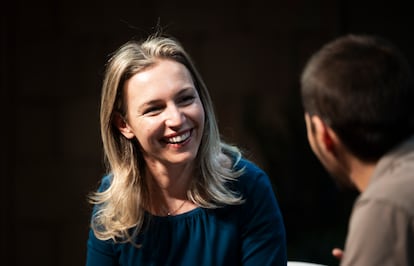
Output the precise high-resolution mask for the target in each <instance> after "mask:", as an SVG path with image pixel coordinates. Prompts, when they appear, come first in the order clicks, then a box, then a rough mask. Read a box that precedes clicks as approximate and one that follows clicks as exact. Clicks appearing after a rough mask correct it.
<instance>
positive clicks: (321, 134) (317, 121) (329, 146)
mask: <svg viewBox="0 0 414 266" xmlns="http://www.w3.org/2000/svg"><path fill="white" fill-rule="evenodd" d="M310 123H311V126H312V130H313V131H314V134H315V137H316V139H317V141H318V142H319V144H320V145H322V147H323V148H324V149H325V150H326V151H328V152H329V153H331V154H333V155H334V156H335V155H336V152H337V144H338V137H337V135H336V133H335V132H334V131H333V130H332V128H331V127H330V126H328V125H327V124H326V123H325V122H324V121H323V120H322V119H321V118H320V117H319V116H317V115H313V116H311V117H310Z"/></svg>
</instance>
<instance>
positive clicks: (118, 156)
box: [90, 34, 243, 242]
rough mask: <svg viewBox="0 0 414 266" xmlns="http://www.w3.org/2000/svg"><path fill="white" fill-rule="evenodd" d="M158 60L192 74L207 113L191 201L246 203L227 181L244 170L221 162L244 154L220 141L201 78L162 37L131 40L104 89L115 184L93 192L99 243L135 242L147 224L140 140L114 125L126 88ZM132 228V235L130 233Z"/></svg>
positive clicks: (113, 62) (105, 135)
mask: <svg viewBox="0 0 414 266" xmlns="http://www.w3.org/2000/svg"><path fill="white" fill-rule="evenodd" d="M157 59H170V60H174V61H176V62H179V63H181V64H183V65H184V66H186V68H187V69H188V70H189V71H190V73H191V75H192V78H193V80H194V84H195V86H196V89H197V91H198V93H199V95H200V100H201V102H202V104H203V107H204V111H205V118H206V119H205V124H204V132H203V137H202V141H201V144H200V149H199V153H198V155H197V157H196V161H195V171H198V174H197V175H195V178H194V179H193V180H192V183H191V184H190V188H189V190H188V191H187V197H188V199H189V200H190V201H192V202H193V203H195V204H197V205H198V206H200V207H203V208H218V207H221V206H223V205H236V204H241V203H242V202H243V199H242V196H241V195H239V194H238V193H236V192H234V191H232V190H230V189H229V188H228V186H227V185H226V183H228V182H230V181H233V180H235V179H237V177H238V176H240V174H241V173H242V171H243V169H240V170H238V171H235V170H234V169H232V168H233V167H232V165H231V164H228V163H227V164H226V163H224V161H225V160H223V158H228V157H229V156H231V157H235V158H236V159H235V160H236V162H234V164H235V163H237V161H238V160H239V159H240V158H241V153H240V150H239V149H238V148H237V147H235V146H232V145H229V144H226V143H225V142H223V141H222V140H221V138H220V133H219V130H218V125H217V121H216V118H215V114H214V110H213V104H212V101H211V98H210V95H209V93H208V90H207V87H206V86H205V84H204V82H203V80H202V79H201V76H200V75H199V73H198V72H197V70H196V68H195V67H194V65H193V63H192V61H191V58H190V57H189V55H188V54H187V53H186V52H185V51H184V49H183V47H182V46H181V44H180V43H179V42H178V41H177V40H175V39H173V38H171V37H165V36H161V35H158V34H154V35H151V36H149V37H148V38H147V39H145V40H144V41H143V42H138V41H129V42H127V43H125V44H124V45H122V46H121V47H120V48H119V49H118V50H117V51H116V52H115V53H114V54H113V55H112V57H111V58H110V60H109V61H108V65H107V67H106V72H105V78H104V80H103V85H102V96H101V110H100V123H101V135H102V142H103V149H104V154H105V164H106V166H107V171H108V174H110V175H111V183H110V185H109V187H108V188H107V189H105V190H104V191H98V192H94V193H92V194H91V196H90V202H91V203H92V204H95V205H96V206H95V211H94V214H93V217H92V222H91V227H92V229H93V231H94V233H95V235H96V237H97V238H98V239H101V240H107V239H113V240H114V241H131V242H132V238H133V237H135V236H136V235H137V234H138V233H139V231H140V230H141V227H142V225H143V221H144V215H145V210H144V207H145V206H147V204H148V202H149V194H148V193H149V192H148V190H147V186H146V180H145V176H144V174H143V173H144V169H145V164H144V161H143V159H142V154H141V151H140V148H139V144H138V142H137V140H136V139H133V140H130V139H127V138H125V137H124V136H123V135H122V134H121V133H120V132H119V130H118V129H117V128H116V127H115V126H114V122H113V120H114V116H115V114H116V113H117V112H119V113H120V114H121V115H125V113H126V108H127V106H125V104H124V102H123V97H122V94H123V92H122V91H123V87H124V84H125V82H126V81H127V80H128V79H130V78H131V77H132V76H133V75H135V74H136V73H138V72H140V71H142V70H143V69H145V68H147V67H149V66H151V65H152V64H154V63H155V61H156V60H157ZM132 228H134V230H133V231H132V234H131V232H130V231H129V230H130V229H132Z"/></svg>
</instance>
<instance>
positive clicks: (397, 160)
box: [341, 138, 414, 266]
mask: <svg viewBox="0 0 414 266" xmlns="http://www.w3.org/2000/svg"><path fill="white" fill-rule="evenodd" d="M344 252H345V253H344V254H345V255H344V258H343V259H342V261H341V265H356V266H371V265H375V266H378V265H392V266H398V265H414V138H411V139H410V140H408V141H406V142H405V143H403V144H402V145H400V146H399V147H397V148H396V149H394V150H392V151H391V152H389V153H388V154H386V155H385V156H384V157H383V158H382V159H381V160H380V161H379V162H378V164H377V167H376V168H375V171H374V174H373V176H372V177H371V180H370V183H369V185H368V187H367V189H366V190H365V191H364V192H363V193H362V194H361V195H360V196H359V197H358V199H357V201H356V202H355V205H354V208H353V211H352V214H351V219H350V224H349V230H348V236H347V240H346V245H345V251H344Z"/></svg>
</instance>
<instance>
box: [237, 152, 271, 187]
mask: <svg viewBox="0 0 414 266" xmlns="http://www.w3.org/2000/svg"><path fill="white" fill-rule="evenodd" d="M234 169H235V170H241V171H242V172H241V175H240V176H239V178H238V182H237V183H239V186H240V187H241V188H242V190H246V189H249V188H253V187H256V186H265V187H266V186H271V183H270V179H269V176H268V175H267V173H266V172H265V170H263V169H262V168H261V167H260V166H258V164H257V163H256V162H254V161H252V160H250V159H248V158H246V157H240V158H239V159H238V160H237V161H236V162H235V164H234Z"/></svg>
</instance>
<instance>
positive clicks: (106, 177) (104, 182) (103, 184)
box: [98, 173, 113, 192]
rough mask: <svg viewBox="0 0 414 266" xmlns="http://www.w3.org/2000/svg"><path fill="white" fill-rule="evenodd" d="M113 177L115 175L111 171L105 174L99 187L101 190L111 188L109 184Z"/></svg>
mask: <svg viewBox="0 0 414 266" xmlns="http://www.w3.org/2000/svg"><path fill="white" fill-rule="evenodd" d="M112 177H113V175H112V174H111V173H108V174H105V175H103V177H102V178H101V180H100V183H99V188H98V191H99V192H102V191H105V190H107V189H108V188H109V186H110V185H111V183H112Z"/></svg>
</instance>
